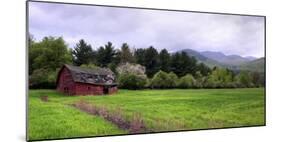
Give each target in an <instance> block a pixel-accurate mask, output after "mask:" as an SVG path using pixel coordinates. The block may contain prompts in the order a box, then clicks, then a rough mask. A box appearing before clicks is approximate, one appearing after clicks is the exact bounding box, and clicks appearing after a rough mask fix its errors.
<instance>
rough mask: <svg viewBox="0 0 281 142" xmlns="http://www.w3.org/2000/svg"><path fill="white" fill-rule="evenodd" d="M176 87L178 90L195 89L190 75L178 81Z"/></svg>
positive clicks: (193, 80)
mask: <svg viewBox="0 0 281 142" xmlns="http://www.w3.org/2000/svg"><path fill="white" fill-rule="evenodd" d="M178 87H180V88H195V87H196V80H195V79H194V77H193V76H192V75H191V74H187V75H185V76H183V77H181V78H180V79H179V82H178Z"/></svg>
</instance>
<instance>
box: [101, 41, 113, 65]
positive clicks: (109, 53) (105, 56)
mask: <svg viewBox="0 0 281 142" xmlns="http://www.w3.org/2000/svg"><path fill="white" fill-rule="evenodd" d="M115 57H116V50H115V49H114V47H113V45H112V43H111V42H108V43H107V44H106V45H104V47H103V46H101V47H100V48H99V49H98V51H97V64H98V65H99V66H101V67H107V66H108V65H109V64H110V63H112V62H113V61H114V58H115Z"/></svg>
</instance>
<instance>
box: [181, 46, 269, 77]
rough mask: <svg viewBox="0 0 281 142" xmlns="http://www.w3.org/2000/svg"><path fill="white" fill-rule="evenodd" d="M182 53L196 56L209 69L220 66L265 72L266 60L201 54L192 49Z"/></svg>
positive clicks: (217, 53) (220, 54) (218, 54)
mask: <svg viewBox="0 0 281 142" xmlns="http://www.w3.org/2000/svg"><path fill="white" fill-rule="evenodd" d="M180 52H186V53H187V54H188V55H189V56H194V57H195V58H196V59H197V60H198V61H199V62H203V63H205V64H206V65H207V66H209V67H214V66H218V67H224V68H229V69H233V70H251V71H258V72H264V58H256V57H252V56H247V57H242V56H239V55H225V54H223V53H221V52H213V51H203V52H199V51H195V50H192V49H184V50H181V51H180Z"/></svg>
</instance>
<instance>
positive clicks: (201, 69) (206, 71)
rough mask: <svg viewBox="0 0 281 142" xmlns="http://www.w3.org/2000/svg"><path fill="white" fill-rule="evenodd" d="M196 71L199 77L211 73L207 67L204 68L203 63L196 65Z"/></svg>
mask: <svg viewBox="0 0 281 142" xmlns="http://www.w3.org/2000/svg"><path fill="white" fill-rule="evenodd" d="M197 71H199V72H200V73H201V75H203V76H207V75H208V74H209V73H210V72H211V69H210V68H209V67H208V66H206V65H205V64H204V63H199V64H198V65H197Z"/></svg>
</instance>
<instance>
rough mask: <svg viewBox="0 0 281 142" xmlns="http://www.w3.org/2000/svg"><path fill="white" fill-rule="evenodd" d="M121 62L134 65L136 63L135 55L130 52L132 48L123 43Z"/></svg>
mask: <svg viewBox="0 0 281 142" xmlns="http://www.w3.org/2000/svg"><path fill="white" fill-rule="evenodd" d="M120 62H121V63H126V62H128V63H133V62H134V56H133V53H132V52H131V50H130V47H129V45H128V44H127V43H123V44H122V46H121V52H120Z"/></svg>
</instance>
